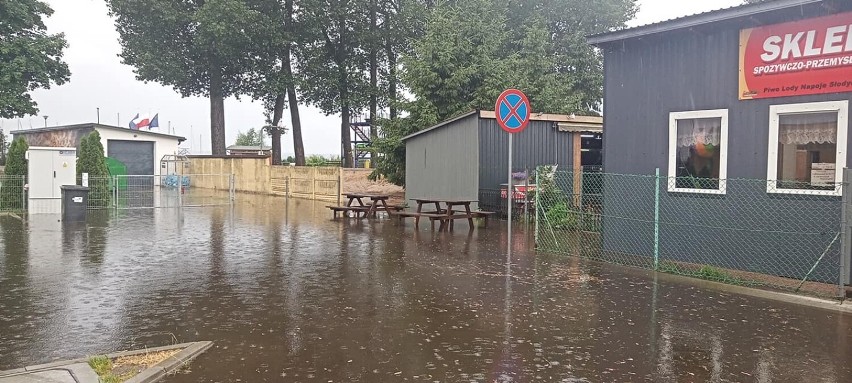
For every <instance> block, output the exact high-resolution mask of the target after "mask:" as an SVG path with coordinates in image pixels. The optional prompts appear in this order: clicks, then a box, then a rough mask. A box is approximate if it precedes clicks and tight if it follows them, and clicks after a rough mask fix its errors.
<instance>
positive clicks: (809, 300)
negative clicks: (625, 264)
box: [657, 272, 852, 314]
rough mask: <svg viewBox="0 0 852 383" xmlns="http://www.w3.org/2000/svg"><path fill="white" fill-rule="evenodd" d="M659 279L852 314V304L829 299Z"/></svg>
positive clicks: (685, 279) (692, 280) (663, 276)
mask: <svg viewBox="0 0 852 383" xmlns="http://www.w3.org/2000/svg"><path fill="white" fill-rule="evenodd" d="M657 274H658V276H659V279H662V280H669V281H672V282H679V283H688V284H691V285H697V286H699V287H704V288H709V289H713V290H719V291H724V292H729V293H734V294H739V295H746V296H750V297H754V298H761V299H767V300H773V301H780V302H786V303H792V304H797V305H802V306H808V307H813V308H818V309H823V310H827V311H833V312H836V313H841V314H852V304H850V303H848V302H847V303H840V302H839V301H832V300H829V299H822V298H815V297H810V296H807V295H796V294H791V293H785V292H779V291H771V290H761V289H756V288H753V287H745V286H737V285H729V284H726V283H721V282H715V281H707V280H703V279H699V278H693V277H687V276H682V275H674V274H668V273H660V272H658V273H657Z"/></svg>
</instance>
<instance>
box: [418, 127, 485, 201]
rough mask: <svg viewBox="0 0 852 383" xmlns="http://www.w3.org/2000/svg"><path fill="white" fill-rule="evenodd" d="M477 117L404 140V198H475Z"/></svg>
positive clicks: (477, 153)
mask: <svg viewBox="0 0 852 383" xmlns="http://www.w3.org/2000/svg"><path fill="white" fill-rule="evenodd" d="M477 128H478V122H477V116H476V115H475V114H474V115H471V116H470V117H467V118H463V119H461V120H458V121H455V122H452V123H450V124H448V125H446V126H443V127H440V128H438V129H435V130H432V131H430V132H428V133H424V134H421V135H419V136H416V137H413V138H410V139H408V140H407V141H406V142H405V197H406V199H407V200H408V199H410V198H446V199H471V200H476V199H477V193H478V190H479V184H478V180H479V176H478V172H479V145H478V143H477V141H478V132H477Z"/></svg>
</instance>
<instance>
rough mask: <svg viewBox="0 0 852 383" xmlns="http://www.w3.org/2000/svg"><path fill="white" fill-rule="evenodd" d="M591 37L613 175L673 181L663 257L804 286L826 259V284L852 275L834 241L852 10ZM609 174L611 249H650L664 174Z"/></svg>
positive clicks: (822, 0)
mask: <svg viewBox="0 0 852 383" xmlns="http://www.w3.org/2000/svg"><path fill="white" fill-rule="evenodd" d="M589 42H590V43H591V44H593V45H595V46H597V47H598V48H600V50H601V51H602V53H603V55H604V87H605V91H604V108H605V111H604V121H605V122H604V129H605V130H606V132H607V134H606V136H605V137H604V144H603V147H604V167H605V169H606V173H612V174H631V175H644V176H649V175H653V174H654V172H655V169H660V171H661V173H662V175H663V176H667V177H668V178H667V179H668V182H667V183H666V184H665V185H663V186H662V189H663V193H662V194H661V196H660V201H659V204H660V209H659V212H660V215H661V216H660V218H659V222H662V224H661V227H660V233H659V244H660V245H659V246H660V252H661V253H663V254H664V255H665V256H666V257H667V258H669V259H678V260H681V261H683V262H695V263H707V262H706V260H708V259H719V260H723V261H720V263H721V264H720V265H721V266H730V265H737V267H739V268H741V269H744V270H749V271H758V272H763V273H770V274H775V275H779V276H785V277H792V278H801V277H803V275H801V274H802V272H801V270H805V271H807V267H809V266H810V265H813V264H815V263H816V261H817V259H818V258H819V257H820V255H821V254H822V253H823V252H824V251H829V253H828V256H827V257H826V258H825V259H826V261H825V262H822V263H820V265H819V267H818V269H817V270H815V272H814V274H813V275H815V276H817V279H822V280H824V281H825V282H833V283H836V282H837V277H836V276H837V274H838V273H837V270H838V262H845V263H846V265H847V268H846V270H847V271H848V270H849V268H848V263H849V259H848V255H843V256H842V257H841V256H840V254H839V246H831V243H832V239H833V237H834V235H835V234H836V233H837V231H838V229H839V227H840V203H841V193H842V190H841V189H842V188H841V184H840V181H841V179H842V171H843V168H844V167H846V166H847V165H848V164H849V163H850V162H849V160H850V158H852V157H851V156H852V155H850V152H849V151H848V150H847V148H848V147H849V142H850V138H849V135H848V133H847V132H848V130H849V118H848V117H849V104H850V100H852V1H848V0H775V1H768V2H764V3H759V4H751V5H743V6H737V7H733V8H728V9H723V10H719V11H713V12H708V13H703V14H698V15H693V16H687V17H683V18H680V19H674V20H670V21H665V22H661V23H657V24H651V25H646V26H641V27H636V28H631V29H625V30H620V31H614V32H609V33H605V34H601V35H596V36H591V37H589ZM613 178H614V177H612V176H607V181H608V182H606V183H605V184H604V190H603V200H604V213H603V215H604V219H603V220H604V222H603V230H602V245H603V249H604V251H609V252H615V253H624V254H631V255H644V256H648V255H651V254H653V252H654V249H653V246H654V241H653V239H652V236H653V235H654V230H653V227H651V226H650V225H651V223H649V222H651V221H653V220H654V216H653V215H654V200H653V198H650V199H649V198H647V195H648V194H649V193H650V194H651V195H653V193H654V191H653V190H654V181H653V180H654V179H653V178H639V177H637V178H636V179H635V180H634V182H633V183H632V184H631V185H632V186H630V187H627V186H625V182H617V181H615V180H614V179H613ZM732 207H733V208H732ZM612 217H633V218H635V219H631V220H627V219H616V218H612ZM673 223H676V224H673ZM667 225H668V226H667ZM699 226H700V227H703V228H705V229H704V230H705V232H703V233H698V234H696V232H695V227H699ZM713 227H716V228H733V229H736V230H739V231H732V230H727V231H722V230H721V229H720V230H718V231H715V232H714V229H712V228H713ZM707 228H711V229H707ZM740 229H741V230H740ZM732 233H733V234H732ZM757 233H761V234H760V235H761V237H760V238H759V239H758V238H755V236H756V235H758V234H757ZM791 233H808V234H809V236H808V237H806V238H805V237H803V236H800V235H791ZM758 243H759V245H758ZM758 246H759V248H758ZM696 249H700V250H696ZM826 249H830V250H826ZM847 277H848V276H847ZM832 278H833V280H832ZM846 282H847V283H848V279H847V280H846Z"/></svg>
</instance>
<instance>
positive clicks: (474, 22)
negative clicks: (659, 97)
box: [372, 0, 636, 184]
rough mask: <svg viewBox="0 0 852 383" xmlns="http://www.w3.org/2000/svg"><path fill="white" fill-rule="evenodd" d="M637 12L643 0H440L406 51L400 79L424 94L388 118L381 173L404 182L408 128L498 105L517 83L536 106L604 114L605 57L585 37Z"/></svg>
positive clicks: (376, 174) (379, 146)
mask: <svg viewBox="0 0 852 383" xmlns="http://www.w3.org/2000/svg"><path fill="white" fill-rule="evenodd" d="M567 10H570V11H567ZM635 12H636V4H635V0H602V1H587V0H498V1H491V0H466V1H447V0H445V1H436V2H435V4H434V5H433V6H432V7H430V11H429V12H428V15H427V17H426V23H425V28H424V31H423V33H422V35H420V36H419V37H417V38H416V39H415V40H414V41H413V43H412V48H411V51H410V53H409V54H408V55H406V56H405V57H404V58H403V73H402V76H401V78H402V80H403V82H404V83H405V85H407V87H408V88H409V90H410V92H411V93H412V94H413V96H414V98H415V101H413V102H406V103H401V104H400V105H401V106H402V107H403V109H404V110H405V111H406V112H408V115H407V116H405V117H402V118H399V120H400V121H390V122H386V123H385V124H384V125H383V133H384V137H383V138H380V139H379V140H378V141H377V142H376V143H375V146H376V147H377V149H378V150H379V151H380V152H381V153H382V157H381V158H380V159H379V161H378V164H377V165H378V166H377V169H376V171H375V172H374V173H373V175H372V176H373V178H376V177H379V176H385V177H387V178H388V180H390V181H391V182H394V183H398V184H401V183H402V182H404V171H405V169H404V168H405V155H404V153H405V148H404V144H403V142H402V141H401V138H402V137H403V136H405V135H407V134H410V133H413V132H416V131H418V130H421V129H425V128H427V127H429V126H431V125H433V124H434V123H437V122H438V121H443V120H446V119H448V118H451V117H453V116H457V115H459V114H461V113H465V112H468V111H470V110H473V109H486V110H490V109H493V108H494V102H495V100H496V99H497V96H498V95H499V94H500V92H501V91H502V90H504V89H506V88H509V87H514V88H519V89H521V90H523V91H524V92H525V93H526V94H527V96H528V97H529V99H530V103H531V106H532V109H533V110H534V111H536V112H546V113H577V114H596V113H597V111H599V110H601V100H602V99H603V64H602V57H601V54H600V52H598V51H597V50H595V49H594V48H593V47H591V46H589V45H588V44H587V43H586V39H585V36H587V35H590V34H595V33H600V32H604V31H608V30H612V29H616V28H621V27H623V26H624V24H625V22H627V21H628V20H630V19H631V18H632V17H633V15H634V14H635ZM392 120H397V119H392Z"/></svg>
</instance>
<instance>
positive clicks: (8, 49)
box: [0, 0, 71, 118]
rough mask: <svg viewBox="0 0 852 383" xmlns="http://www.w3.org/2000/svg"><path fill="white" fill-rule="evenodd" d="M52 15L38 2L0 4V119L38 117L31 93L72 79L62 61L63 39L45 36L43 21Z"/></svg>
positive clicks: (18, 0) (6, 0)
mask: <svg viewBox="0 0 852 383" xmlns="http://www.w3.org/2000/svg"><path fill="white" fill-rule="evenodd" d="M51 14H53V10H52V9H51V8H50V7H49V6H48V5H47V4H45V3H43V2H41V1H39V0H3V1H0V118H18V117H23V116H26V115H34V114H37V113H38V106H37V105H36V103H35V101H33V99H32V97H31V96H30V92H31V91H33V90H36V89H40V88H43V89H49V88H50V87H51V84H56V85H62V84H64V83H65V82H66V81H68V79H69V77H70V76H71V72H70V71H69V70H68V65H67V64H66V63H65V62H63V61H62V54H63V50H64V49H65V47H66V46H67V43H66V42H65V36H64V35H63V34H61V33H59V34H53V35H49V34H47V28H46V27H45V25H44V21H43V20H42V18H43V17H47V16H50V15H51Z"/></svg>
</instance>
